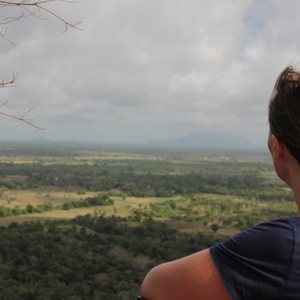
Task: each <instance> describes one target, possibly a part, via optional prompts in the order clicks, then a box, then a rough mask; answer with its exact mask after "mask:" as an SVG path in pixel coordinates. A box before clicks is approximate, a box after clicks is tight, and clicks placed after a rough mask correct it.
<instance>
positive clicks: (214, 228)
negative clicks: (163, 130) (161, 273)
mask: <svg viewBox="0 0 300 300" xmlns="http://www.w3.org/2000/svg"><path fill="white" fill-rule="evenodd" d="M83 196H84V199H83V198H82V197H83ZM292 200H293V197H292V193H291V191H290V190H289V189H288V188H287V187H286V186H285V185H283V184H282V183H281V182H280V181H279V180H278V179H277V178H276V174H275V172H274V170H273V165H272V162H271V159H269V157H268V156H267V154H266V153H242V154H241V153H229V152H227V153H218V152H214V151H210V152H202V153H201V152H196V151H192V150H191V151H185V152H180V151H176V150H172V151H170V150H166V149H165V150H164V151H160V150H153V149H152V151H150V150H149V149H141V148H140V149H138V148H135V149H134V148H130V147H128V148H127V149H122V151H121V149H116V147H114V148H113V147H111V148H109V147H106V148H104V147H101V148H97V147H80V146H78V147H71V146H59V147H57V146H56V147H54V146H51V145H47V147H44V146H32V145H31V146H26V145H21V146H20V145H14V144H11V145H2V146H1V147H0V217H1V218H0V224H5V225H6V227H4V226H2V227H0V241H1V247H0V260H1V263H0V269H1V276H0V286H1V292H0V300H1V299H70V300H71V299H72V300H73V299H104V300H105V299H120V300H127V299H134V298H135V296H136V295H137V294H138V290H139V285H140V283H141V281H142V279H143V276H144V275H145V274H146V273H147V271H148V270H149V269H150V268H151V267H153V266H154V265H156V264H158V263H161V262H164V261H168V260H172V259H176V258H179V257H182V256H184V255H188V254H190V253H193V252H196V251H199V250H201V249H204V248H207V247H210V246H212V245H214V244H215V243H217V242H218V241H221V240H223V239H225V238H226V237H228V236H231V235H233V234H235V233H238V232H239V231H241V230H244V229H245V228H248V227H251V226H254V225H256V224H258V223H260V222H265V221H269V220H271V219H276V218H280V217H294V216H296V215H297V211H296V207H295V204H294V202H293V201H292ZM87 213H89V214H87ZM76 216H77V217H76ZM37 219H38V220H41V221H40V222H32V221H27V222H25V223H22V222H24V221H26V220H37ZM55 219H60V220H55ZM21 223H22V224H21Z"/></svg>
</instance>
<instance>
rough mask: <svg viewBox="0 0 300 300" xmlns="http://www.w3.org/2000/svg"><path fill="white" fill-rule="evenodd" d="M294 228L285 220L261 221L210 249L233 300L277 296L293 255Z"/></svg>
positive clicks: (282, 285)
mask: <svg viewBox="0 0 300 300" xmlns="http://www.w3.org/2000/svg"><path fill="white" fill-rule="evenodd" d="M293 236H294V234H293V228H292V226H291V225H290V224H289V222H287V221H286V220H285V219H279V220H275V221H272V222H268V223H262V224H260V225H258V226H256V227H253V228H250V229H247V230H245V231H243V232H241V233H240V234H237V235H236V236H234V237H232V238H230V239H228V240H226V241H225V242H223V243H220V244H218V245H216V246H213V247H211V248H210V253H211V255H212V258H213V260H214V262H215V264H216V266H217V268H218V269H219V272H220V274H221V276H222V278H223V281H224V283H225V285H226V287H227V289H228V291H229V293H230V294H231V296H232V297H233V299H234V300H240V299H244V300H246V299H247V300H249V299H255V300H258V299H264V300H266V299H278V296H279V295H280V292H281V290H282V289H283V288H284V286H285V284H286V281H287V278H288V274H289V270H290V267H291V262H292V258H293V243H294V238H293Z"/></svg>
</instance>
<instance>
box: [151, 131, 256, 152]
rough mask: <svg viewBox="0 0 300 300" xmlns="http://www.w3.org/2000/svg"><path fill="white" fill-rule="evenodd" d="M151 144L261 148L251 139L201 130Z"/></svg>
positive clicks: (212, 147)
mask: <svg viewBox="0 0 300 300" xmlns="http://www.w3.org/2000/svg"><path fill="white" fill-rule="evenodd" d="M146 144H147V145H149V146H162V147H180V148H199V149H200V148H201V149H236V150H254V149H258V148H260V147H259V146H257V145H255V144H253V143H251V142H250V141H249V140H247V139H245V138H243V137H240V136H237V135H234V134H231V133H224V132H209V131H200V132H197V133H194V134H191V135H188V136H186V137H183V138H179V139H171V140H164V141H153V140H152V141H149V142H147V143H146Z"/></svg>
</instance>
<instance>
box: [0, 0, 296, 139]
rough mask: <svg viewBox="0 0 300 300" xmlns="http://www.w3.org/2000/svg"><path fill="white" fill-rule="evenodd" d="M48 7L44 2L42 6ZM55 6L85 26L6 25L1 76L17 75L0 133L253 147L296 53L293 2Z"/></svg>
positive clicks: (5, 93) (154, 0) (186, 0)
mask: <svg viewBox="0 0 300 300" xmlns="http://www.w3.org/2000/svg"><path fill="white" fill-rule="evenodd" d="M49 6H50V4H49ZM53 7H54V8H53V9H54V10H55V11H56V12H58V14H60V15H62V16H63V17H64V18H66V19H67V20H70V21H71V22H76V21H78V20H82V21H83V22H82V24H81V25H80V26H81V27H83V28H84V31H83V32H81V31H77V30H73V29H71V28H69V29H68V31H67V32H66V33H63V34H62V33H61V31H63V30H64V25H63V24H62V23H60V22H59V21H58V20H55V18H50V19H49V20H48V21H40V20H34V19H27V20H26V21H24V22H17V23H14V24H10V25H8V26H7V34H8V36H9V38H10V39H12V40H13V41H14V42H15V43H16V44H17V45H18V46H17V47H13V46H10V45H9V44H7V46H6V47H5V48H2V49H0V51H2V52H1V56H0V64H1V72H2V74H3V75H4V76H5V75H10V74H11V73H12V72H19V73H20V74H21V77H20V79H19V81H18V83H17V88H11V89H5V90H2V91H1V92H2V99H4V100H6V99H12V101H10V102H9V104H8V105H7V106H6V107H5V108H4V110H6V111H8V112H10V113H13V112H16V113H18V111H19V110H21V111H24V110H25V111H26V109H27V108H28V107H30V106H31V105H33V106H35V107H36V110H35V111H33V112H32V113H31V117H33V118H34V119H35V122H36V123H38V125H41V126H45V127H47V128H48V131H47V132H40V131H37V130H33V129H31V128H30V129H28V127H26V126H25V127H24V125H20V124H17V125H16V123H15V121H12V120H10V119H4V118H3V119H2V120H1V121H2V122H3V126H5V131H3V132H2V133H1V134H0V138H2V139H3V138H11V137H12V136H15V137H16V138H19V137H21V136H26V137H34V136H44V137H45V138H50V139H54V140H55V139H60V140H69V139H73V140H85V141H87V140H90V141H99V142H100V141H104V142H105V141H108V142H111V141H115V142H116V141H128V142H142V141H146V140H149V139H156V138H157V139H161V138H174V137H180V136H183V135H187V134H190V133H193V132H196V131H199V130H202V129H203V130H207V129H209V130H216V131H220V130H221V129H222V131H224V130H227V131H230V132H233V133H236V134H239V135H242V136H245V137H249V138H250V139H251V140H253V141H254V142H257V143H263V140H264V139H265V136H266V132H267V125H266V123H267V102H268V98H269V95H270V94H271V90H272V87H273V84H274V82H275V79H276V77H277V76H278V74H279V72H280V71H281V70H282V69H283V68H284V67H285V66H286V65H287V64H288V63H289V62H290V61H291V60H292V59H293V58H294V57H295V56H296V55H297V54H299V50H300V49H299V46H298V42H297V36H298V31H299V30H298V29H299V26H300V24H299V23H300V20H299V17H298V13H297V12H298V11H299V8H300V3H299V1H296V0H295V1H294V0H288V5H287V2H283V1H280V0H274V1H267V0H265V1H256V0H245V1H239V0H212V1H204V0H201V1H199V0H165V1H160V0H142V1H141V0H127V1H123V0H101V1H99V0H89V3H88V5H87V4H86V2H84V1H83V0H80V2H79V3H78V4H67V3H63V4H62V3H61V2H58V3H55V5H54V6H53Z"/></svg>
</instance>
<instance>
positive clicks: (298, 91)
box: [269, 66, 300, 165]
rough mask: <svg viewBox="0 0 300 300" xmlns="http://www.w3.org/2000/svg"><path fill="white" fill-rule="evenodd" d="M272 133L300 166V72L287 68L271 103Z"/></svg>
mask: <svg viewBox="0 0 300 300" xmlns="http://www.w3.org/2000/svg"><path fill="white" fill-rule="evenodd" d="M269 125H270V133H271V134H273V135H275V136H276V137H277V138H278V140H280V141H281V142H283V143H284V144H285V146H286V147H287V149H288V150H289V151H290V153H291V154H292V155H293V156H294V157H295V159H296V160H297V162H298V164H299V165H300V72H299V71H297V70H296V69H295V67H292V66H290V67H287V68H286V69H284V70H283V72H282V73H281V74H280V75H279V76H278V78H277V81H276V83H275V87H274V89H273V92H272V95H271V98H270V101H269Z"/></svg>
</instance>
